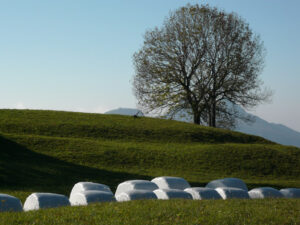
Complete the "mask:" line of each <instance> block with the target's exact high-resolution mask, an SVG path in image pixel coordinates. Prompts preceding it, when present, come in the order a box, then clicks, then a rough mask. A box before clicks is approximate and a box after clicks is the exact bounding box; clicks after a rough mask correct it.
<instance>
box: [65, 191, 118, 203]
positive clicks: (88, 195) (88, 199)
mask: <svg viewBox="0 0 300 225" xmlns="http://www.w3.org/2000/svg"><path fill="white" fill-rule="evenodd" d="M114 201H116V200H115V197H114V195H113V193H111V192H108V191H80V192H77V193H73V194H72V195H71V196H70V203H71V205H72V206H79V205H88V204H90V203H95V202H114Z"/></svg>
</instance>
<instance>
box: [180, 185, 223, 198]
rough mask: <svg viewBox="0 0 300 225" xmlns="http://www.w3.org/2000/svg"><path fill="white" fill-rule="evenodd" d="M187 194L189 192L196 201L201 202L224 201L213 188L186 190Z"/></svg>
mask: <svg viewBox="0 0 300 225" xmlns="http://www.w3.org/2000/svg"><path fill="white" fill-rule="evenodd" d="M184 191H185V192H188V193H190V194H191V195H192V197H193V199H194V200H201V199H222V197H221V196H220V194H219V193H218V192H217V191H216V190H215V189H211V188H204V187H192V188H186V189H184Z"/></svg>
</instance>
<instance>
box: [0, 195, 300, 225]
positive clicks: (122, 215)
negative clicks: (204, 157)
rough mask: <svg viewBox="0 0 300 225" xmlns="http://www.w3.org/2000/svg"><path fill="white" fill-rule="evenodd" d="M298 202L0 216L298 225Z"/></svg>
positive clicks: (163, 204) (160, 204)
mask: <svg viewBox="0 0 300 225" xmlns="http://www.w3.org/2000/svg"><path fill="white" fill-rule="evenodd" d="M299 209H300V201H299V200H286V199H281V200H275V199H267V200H226V201H224V200H214V201H207V200H202V201H191V200H168V201H163V200H159V201H158V200H156V201H155V200H146V201H132V202H124V203H102V204H92V205H89V206H88V207H63V208H56V209H47V210H39V211H34V212H26V213H1V214H0V219H1V223H2V224H6V225H9V224H49V225H50V224H51V225H53V224H69V225H71V224H89V225H92V224H105V225H109V224H122V225H126V224H128V225H135V224H159V225H163V224H187V225H193V224H195V225H196V224H206V225H215V224H224V225H225V224H228V225H229V224H251V225H255V224H257V225H262V224H268V225H272V224H280V225H283V224H291V225H292V224H295V225H296V224H299V223H300V216H299V215H300V214H299Z"/></svg>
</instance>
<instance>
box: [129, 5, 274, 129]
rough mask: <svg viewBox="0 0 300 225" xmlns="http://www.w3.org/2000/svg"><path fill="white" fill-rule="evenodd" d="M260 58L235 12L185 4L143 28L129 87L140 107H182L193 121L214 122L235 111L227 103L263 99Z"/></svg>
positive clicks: (259, 47)
mask: <svg viewBox="0 0 300 225" xmlns="http://www.w3.org/2000/svg"><path fill="white" fill-rule="evenodd" d="M263 62H264V48H263V43H262V41H261V40H260V38H259V36H258V35H256V34H254V33H253V32H252V30H251V29H250V27H249V25H248V24H247V23H246V22H245V21H244V20H243V19H242V18H241V17H239V16H238V15H237V14H235V13H225V12H224V11H222V10H218V9H217V8H211V7H209V6H208V5H205V6H199V5H187V6H186V7H182V8H180V9H178V10H176V11H174V12H171V13H170V15H169V17H167V18H166V19H165V21H164V24H163V26H162V27H160V28H157V27H156V28H154V29H152V30H149V31H147V32H146V34H145V36H144V45H143V47H142V48H141V49H140V50H139V51H138V52H136V53H135V54H134V65H135V75H134V79H133V86H134V92H135V95H136V97H137V100H138V104H139V106H140V107H141V108H142V110H144V111H146V112H151V111H154V112H155V113H167V114H168V115H175V114H176V113H178V112H181V111H183V110H184V111H185V112H188V113H190V114H191V115H192V116H193V119H194V123H196V124H201V123H204V124H207V125H209V126H213V127H216V126H217V125H218V124H217V121H220V124H222V118H225V120H226V118H227V121H231V123H232V121H234V119H235V117H236V116H237V114H235V113H232V112H233V111H232V110H231V109H230V107H228V106H227V105H228V103H230V105H241V106H243V107H246V108H248V107H253V106H256V105H257V104H259V103H261V102H263V101H265V100H267V99H268V97H269V96H270V93H269V92H268V91H265V90H263V88H262V82H261V80H260V79H259V74H260V72H261V70H262V67H263ZM223 122H224V121H223Z"/></svg>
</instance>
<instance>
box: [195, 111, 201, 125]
mask: <svg viewBox="0 0 300 225" xmlns="http://www.w3.org/2000/svg"><path fill="white" fill-rule="evenodd" d="M194 124H198V125H200V114H199V113H194Z"/></svg>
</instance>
